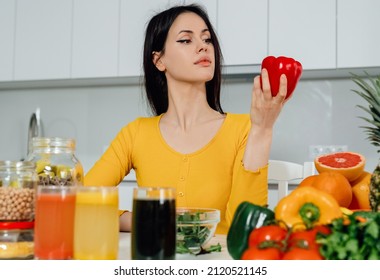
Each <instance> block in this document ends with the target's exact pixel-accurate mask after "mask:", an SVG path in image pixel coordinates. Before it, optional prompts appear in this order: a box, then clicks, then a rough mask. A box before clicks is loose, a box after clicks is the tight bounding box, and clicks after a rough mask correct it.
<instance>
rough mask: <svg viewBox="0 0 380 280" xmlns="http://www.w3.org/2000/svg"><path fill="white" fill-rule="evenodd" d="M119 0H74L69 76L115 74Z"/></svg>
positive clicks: (117, 58) (89, 76)
mask: <svg viewBox="0 0 380 280" xmlns="http://www.w3.org/2000/svg"><path fill="white" fill-rule="evenodd" d="M119 8H120V1H119V0H107V1H104V0H74V9H73V13H74V14H73V47H72V73H71V76H72V78H97V77H116V76H117V74H118V73H117V72H118V63H119V17H120V14H119V11H120V10H119Z"/></svg>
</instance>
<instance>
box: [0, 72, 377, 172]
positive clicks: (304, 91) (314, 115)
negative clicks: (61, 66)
mask: <svg viewBox="0 0 380 280" xmlns="http://www.w3.org/2000/svg"><path fill="white" fill-rule="evenodd" d="M252 79H253V78H252V77H244V78H238V79H237V78H230V79H227V80H226V81H225V83H224V85H223V89H222V104H223V107H224V109H225V111H228V112H236V113H247V112H249V102H250V93H251V88H252ZM354 88H357V87H356V85H355V84H354V83H353V82H352V81H351V80H349V79H348V78H345V79H301V81H300V83H299V85H298V87H297V89H296V91H295V92H294V94H293V98H292V99H291V100H290V101H289V102H288V103H287V104H286V106H285V108H284V110H283V112H282V114H281V116H280V118H279V120H278V122H277V124H276V127H275V133H274V140H273V148H272V152H271V158H272V159H280V160H290V161H294V162H299V163H302V162H304V161H310V160H311V157H310V153H309V146H310V145H347V146H348V150H352V151H356V152H359V153H362V154H363V155H365V156H366V158H367V165H366V170H368V171H370V172H372V170H373V169H374V168H375V165H376V164H377V162H378V154H377V152H376V148H374V147H373V146H372V145H370V144H369V142H368V141H367V140H366V137H367V136H366V134H365V133H364V132H363V129H362V128H360V126H362V125H366V124H365V122H364V121H363V120H361V119H359V118H358V116H366V113H365V112H363V111H362V110H361V109H359V108H357V107H356V105H357V104H364V105H366V103H365V102H364V101H363V100H361V98H360V97H358V96H357V95H356V94H354V93H353V92H352V91H351V90H352V89H354ZM37 107H39V108H40V109H41V118H42V124H43V129H44V132H45V135H47V136H60V137H73V138H75V139H76V141H77V152H76V155H77V157H78V158H79V159H80V160H81V161H82V163H83V165H84V168H85V172H87V171H88V169H89V168H90V167H91V165H92V164H93V163H94V162H95V161H96V159H97V158H98V157H99V156H100V155H101V153H102V152H103V150H104V148H105V147H106V146H107V145H108V144H109V142H110V141H111V140H112V139H113V137H114V136H115V135H116V133H117V132H118V131H119V129H120V128H121V127H122V126H123V125H125V124H127V123H128V122H130V121H132V120H133V119H134V118H136V117H138V116H144V115H148V110H147V107H146V105H145V102H144V99H143V97H142V88H141V87H140V85H139V84H133V85H128V86H127V85H125V86H103V87H101V86H98V87H72V88H37V89H36V88H35V89H18V90H0V119H1V122H0V131H1V134H2V137H0V159H1V160H8V159H10V160H17V159H21V158H24V157H25V154H26V149H27V129H28V124H29V118H30V115H31V114H32V112H34V111H35V109H36V108H37Z"/></svg>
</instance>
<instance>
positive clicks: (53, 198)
mask: <svg viewBox="0 0 380 280" xmlns="http://www.w3.org/2000/svg"><path fill="white" fill-rule="evenodd" d="M75 191H76V188H74V187H63V186H42V185H39V186H38V187H37V197H36V216H35V217H36V218H35V228H34V251H35V253H34V254H35V258H37V259H43V260H65V259H72V258H73V237H74V213H75Z"/></svg>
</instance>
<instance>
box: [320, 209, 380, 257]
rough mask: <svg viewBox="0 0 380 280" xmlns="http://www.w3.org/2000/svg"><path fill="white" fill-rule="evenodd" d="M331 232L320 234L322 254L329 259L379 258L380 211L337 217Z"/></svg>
mask: <svg viewBox="0 0 380 280" xmlns="http://www.w3.org/2000/svg"><path fill="white" fill-rule="evenodd" d="M330 228H331V234H328V235H322V234H319V235H318V237H317V242H318V243H319V244H320V245H321V246H320V253H321V255H322V256H323V257H324V258H325V259H327V260H379V259H380V242H379V239H380V213H376V212H367V213H365V212H358V213H354V214H352V215H349V216H347V217H344V218H339V219H335V220H334V221H333V222H332V224H331V225H330Z"/></svg>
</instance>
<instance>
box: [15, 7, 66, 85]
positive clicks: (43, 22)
mask: <svg viewBox="0 0 380 280" xmlns="http://www.w3.org/2000/svg"><path fill="white" fill-rule="evenodd" d="M15 2H16V3H17V6H16V9H17V10H16V15H17V17H16V33H15V34H16V35H15V54H14V55H15V62H14V79H15V80H46V79H67V78H69V76H70V61H71V59H70V58H71V56H70V50H71V27H72V26H71V23H72V22H71V12H72V0H34V1H30V0H18V1H15Z"/></svg>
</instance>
